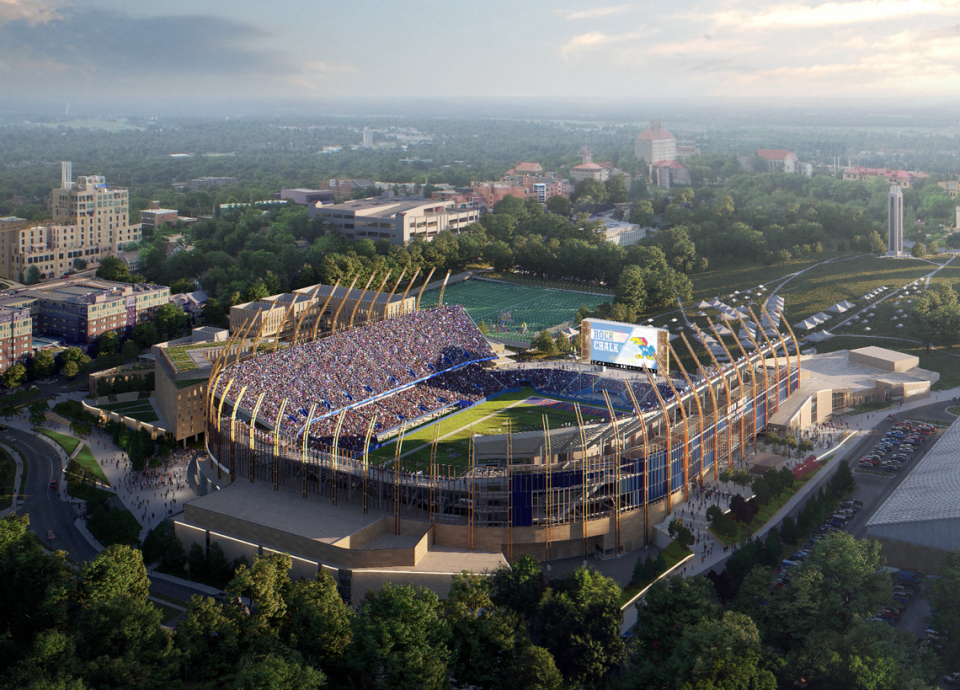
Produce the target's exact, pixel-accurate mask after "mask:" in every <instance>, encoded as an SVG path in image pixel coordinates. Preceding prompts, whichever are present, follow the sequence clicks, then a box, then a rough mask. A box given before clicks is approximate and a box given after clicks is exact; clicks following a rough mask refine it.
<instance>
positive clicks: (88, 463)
mask: <svg viewBox="0 0 960 690" xmlns="http://www.w3.org/2000/svg"><path fill="white" fill-rule="evenodd" d="M74 462H76V463H77V464H78V465H80V467H82V468H83V469H85V470H86V471H87V472H90V473H91V474H92V475H94V476H95V477H96V478H97V479H99V480H100V481H101V482H103V483H104V484H106V485H107V486H110V480H109V479H107V475H105V474H104V473H103V468H101V467H100V463H99V462H97V459H96V458H95V457H94V455H93V453H92V452H91V451H90V449H89V448H88V447H87V446H86V445H84V446H83V448H81V449H80V452H79V453H77V457H76V458H74Z"/></svg>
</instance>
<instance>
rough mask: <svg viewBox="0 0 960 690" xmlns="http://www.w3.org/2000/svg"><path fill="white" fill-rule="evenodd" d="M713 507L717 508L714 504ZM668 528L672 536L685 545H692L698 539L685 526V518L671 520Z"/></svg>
mask: <svg viewBox="0 0 960 690" xmlns="http://www.w3.org/2000/svg"><path fill="white" fill-rule="evenodd" d="M713 507H714V508H716V506H713ZM667 530H668V532H669V533H670V536H671V537H673V538H674V539H676V540H677V541H678V542H680V543H681V544H683V545H684V546H690V545H691V544H693V543H694V542H695V541H696V539H695V538H694V536H693V533H692V532H691V531H690V530H689V529H688V528H687V527H685V526H684V524H683V520H681V519H680V518H675V519H673V520H671V521H670V525H669V527H668V528H667Z"/></svg>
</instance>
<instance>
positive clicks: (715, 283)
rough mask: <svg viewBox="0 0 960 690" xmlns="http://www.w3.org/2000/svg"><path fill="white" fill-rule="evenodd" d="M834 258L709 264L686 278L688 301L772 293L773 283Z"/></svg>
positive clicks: (826, 254)
mask: <svg viewBox="0 0 960 690" xmlns="http://www.w3.org/2000/svg"><path fill="white" fill-rule="evenodd" d="M835 256H839V254H837V253H836V252H824V253H823V254H816V255H814V256H811V257H810V258H807V259H802V260H797V261H789V262H787V263H783V264H774V265H773V266H766V265H764V264H763V263H761V262H758V263H745V262H743V261H740V260H731V261H711V262H710V268H709V270H707V271H704V272H703V273H692V274H690V276H689V278H690V280H691V281H692V282H693V300H692V301H693V302H694V303H696V302H699V301H700V300H709V299H712V298H714V297H718V296H723V295H727V294H730V293H732V292H733V291H734V290H738V291H740V292H743V291H744V290H748V289H751V288H755V287H757V286H758V285H766V286H767V288H768V292H772V291H773V289H774V288H775V287H776V285H774V283H781V282H783V280H785V279H786V278H787V276H789V275H790V274H792V273H796V272H797V271H802V270H803V269H805V268H809V267H810V266H813V265H814V264H817V263H820V262H821V261H826V260H827V259H830V258H832V257H835ZM861 294H862V293H861Z"/></svg>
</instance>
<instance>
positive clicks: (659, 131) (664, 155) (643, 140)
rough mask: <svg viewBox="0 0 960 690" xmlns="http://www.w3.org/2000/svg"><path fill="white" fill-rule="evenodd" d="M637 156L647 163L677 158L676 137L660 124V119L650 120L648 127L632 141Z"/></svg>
mask: <svg viewBox="0 0 960 690" xmlns="http://www.w3.org/2000/svg"><path fill="white" fill-rule="evenodd" d="M633 151H634V153H635V154H636V156H637V158H642V159H644V160H645V161H647V163H648V164H651V163H659V162H661V161H667V162H669V161H675V160H677V138H676V137H675V136H673V134H671V133H670V132H669V131H668V130H666V129H664V128H663V127H662V126H661V125H660V119H659V118H655V119H653V120H650V128H649V129H646V130H644V131H643V132H641V133H640V134H639V135H638V136H637V138H636V139H635V140H634V143H633Z"/></svg>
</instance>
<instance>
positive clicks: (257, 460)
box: [176, 297, 800, 593]
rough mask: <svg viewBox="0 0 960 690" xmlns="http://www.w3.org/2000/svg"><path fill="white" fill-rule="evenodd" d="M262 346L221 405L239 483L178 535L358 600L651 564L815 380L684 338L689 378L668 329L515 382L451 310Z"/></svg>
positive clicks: (214, 449) (588, 346)
mask: <svg viewBox="0 0 960 690" xmlns="http://www.w3.org/2000/svg"><path fill="white" fill-rule="evenodd" d="M418 301H419V300H418ZM248 335H250V333H249V328H248V329H246V330H245V331H244V332H241V331H238V332H237V333H235V334H234V337H233V338H232V339H231V341H230V342H229V343H228V344H227V345H226V346H225V347H224V348H223V349H222V353H221V355H220V357H219V359H218V361H217V362H216V364H215V365H214V367H213V370H212V373H211V375H210V383H209V385H208V387H207V396H206V406H207V415H206V419H207V422H206V423H207V431H206V439H207V445H208V450H209V454H210V458H211V467H212V468H214V471H215V472H217V473H218V474H220V475H221V476H222V477H223V478H225V480H226V481H228V482H229V483H230V485H229V486H228V487H227V488H228V490H226V491H218V492H215V493H214V495H211V496H205V497H203V498H201V499H198V501H196V502H194V503H192V504H188V505H187V506H185V512H184V516H183V518H182V519H181V520H180V521H178V522H177V523H176V527H177V532H178V534H179V535H180V536H181V538H183V539H184V540H185V542H187V543H188V544H189V541H201V540H203V539H205V540H206V543H207V544H209V543H210V540H211V539H220V540H221V541H223V540H224V539H228V541H231V543H232V544H233V545H234V551H233V552H232V553H231V552H230V551H229V550H228V555H234V554H241V553H251V551H250V549H254V551H253V553H256V552H265V551H269V550H271V549H274V550H284V551H287V552H289V553H291V554H293V555H294V556H296V557H299V558H301V559H302V562H303V563H305V564H306V566H305V567H306V568H307V570H310V569H311V568H313V569H315V568H316V567H324V568H332V569H334V570H338V571H339V577H340V582H341V585H342V588H343V590H344V591H346V592H347V593H349V591H350V584H349V582H350V581H351V578H352V579H353V587H354V589H356V588H357V587H360V588H363V587H365V586H368V585H369V586H370V587H372V586H374V585H375V584H376V582H375V581H376V578H375V577H374V578H373V579H370V577H373V576H372V575H371V576H370V577H368V579H366V580H362V581H360V582H358V581H357V578H358V577H359V573H361V572H363V573H368V574H369V573H374V572H376V573H380V575H378V576H377V577H380V578H381V580H383V579H392V578H394V577H396V573H397V572H403V573H405V574H406V575H405V577H411V578H414V581H419V582H422V583H425V584H427V585H428V586H434V585H433V584H431V581H430V580H429V575H431V574H433V575H436V574H439V575H442V576H445V577H446V579H447V581H449V574H450V573H455V572H459V571H460V570H461V569H463V568H470V569H474V570H477V571H480V570H483V569H489V568H492V567H496V565H497V564H498V563H501V562H504V561H507V562H513V561H515V560H516V559H518V558H520V557H521V556H523V555H524V554H531V555H533V556H534V557H536V558H538V559H539V560H541V561H545V562H547V563H549V562H550V561H551V560H553V559H560V558H568V557H577V556H579V557H583V558H586V557H587V556H590V555H596V556H598V557H601V558H609V557H616V556H618V555H621V554H623V553H626V552H629V551H632V550H635V549H638V548H641V547H642V546H644V545H645V544H648V543H651V541H652V540H653V539H655V536H654V530H653V527H652V526H653V525H655V524H657V523H659V522H661V521H662V520H663V518H664V517H665V516H666V515H667V514H668V513H669V512H670V511H671V510H672V509H673V507H674V506H675V505H676V504H678V503H680V502H683V501H685V500H686V498H687V496H688V492H689V490H690V488H691V487H692V486H693V485H694V484H695V483H697V482H699V481H700V480H701V478H703V477H705V476H709V477H711V478H715V477H716V476H717V475H718V474H719V472H720V471H721V470H722V469H724V468H726V467H728V466H730V465H731V464H732V463H733V462H734V461H736V460H740V459H742V458H743V456H744V454H745V451H746V446H747V444H748V443H749V442H750V441H751V440H753V439H754V437H755V433H756V432H757V431H758V430H762V429H763V428H764V426H765V425H766V423H767V421H768V419H769V417H770V416H772V415H773V414H774V413H775V412H776V411H777V410H778V409H779V407H780V404H781V403H782V402H783V401H785V400H786V399H787V398H788V397H789V395H790V394H791V392H792V391H794V390H796V389H797V387H798V383H799V378H800V372H799V360H798V358H797V357H796V355H794V356H791V354H790V353H791V352H792V353H796V352H797V347H796V341H795V340H792V341H791V342H789V343H788V342H787V341H786V340H785V339H784V338H783V337H780V338H779V339H777V340H776V341H773V342H771V341H770V340H769V339H766V340H765V342H763V343H762V344H761V343H757V342H754V343H753V347H752V348H750V352H749V354H748V350H747V348H745V347H744V346H743V345H742V344H741V345H739V346H738V347H739V348H740V349H739V352H738V353H737V354H739V355H740V356H739V357H738V356H736V355H735V354H733V353H731V352H730V351H726V356H725V357H724V356H722V355H721V358H723V359H725V360H726V363H725V364H721V363H720V362H719V361H718V357H717V356H716V355H714V354H713V352H712V351H708V352H707V353H706V355H701V357H702V359H698V358H697V355H696V354H695V350H694V348H693V347H692V346H691V343H690V342H689V341H688V340H687V339H686V337H685V336H680V339H679V342H678V343H677V346H679V345H680V342H682V343H683V346H682V347H683V349H684V350H685V353H689V357H688V361H691V359H692V361H693V362H695V367H694V370H693V371H687V370H685V369H684V367H683V365H682V361H681V358H680V356H679V355H678V352H677V349H676V348H675V346H674V343H672V342H671V341H670V339H669V338H668V334H667V332H666V331H662V330H659V329H652V328H646V329H643V328H641V327H637V326H634V325H631V324H616V323H613V322H599V321H597V322H591V321H588V320H585V321H584V323H583V326H582V333H581V338H582V341H583V347H582V349H581V352H582V356H581V358H580V360H578V361H576V362H563V363H559V362H551V363H543V364H542V365H516V364H513V363H508V364H504V361H503V360H504V358H501V357H498V355H497V353H496V352H495V351H494V349H493V348H492V347H491V344H490V342H489V341H488V340H487V339H486V338H485V337H484V336H483V334H482V333H481V332H480V330H479V328H478V327H477V325H476V324H475V323H474V321H473V320H472V319H471V318H470V316H469V314H468V313H467V312H466V310H464V309H463V308H462V307H461V306H459V305H442V297H441V298H440V299H439V304H438V305H437V306H435V307H430V308H423V309H413V310H411V311H408V312H406V313H402V314H399V315H397V316H394V317H392V318H383V319H382V320H378V321H373V320H371V321H370V322H368V323H366V324H364V325H362V326H359V327H357V328H355V329H353V330H348V331H344V332H336V333H333V334H330V335H327V336H326V337H321V338H318V339H316V340H310V341H309V342H302V341H301V340H300V339H299V338H298V335H297V333H296V331H294V332H293V334H292V336H291V338H290V339H289V341H288V342H285V343H282V344H280V347H279V348H277V347H274V348H270V349H272V350H273V351H270V352H266V353H258V351H259V349H261V348H258V345H257V340H259V339H256V340H254V341H253V345H252V346H249V345H246V344H244V343H249V341H248V340H245V338H246V337H247V336H248ZM700 337H702V338H705V337H706V336H703V334H700ZM673 338H675V339H676V338H677V337H676V336H673ZM617 340H619V341H620V342H622V343H623V346H622V347H620V348H619V349H618V348H615V347H611V346H610V345H609V344H600V343H601V342H606V343H609V342H612V341H617ZM720 342H721V344H722V341H720ZM630 347H634V348H635V350H636V352H637V353H642V354H632V355H630V354H628V353H627V351H628V350H629V348H630ZM723 347H725V346H723ZM611 351H616V352H611ZM631 352H632V351H631ZM778 353H779V356H778ZM621 356H625V357H628V358H632V359H630V362H629V363H628V364H624V363H623V362H622V361H616V360H617V357H620V358H621V359H622V358H623V357H621ZM638 358H639V359H638ZM633 362H637V363H636V364H634V363H633ZM671 367H672V368H671ZM271 495H272V496H275V497H276V498H274V499H272V498H271ZM245 549H246V550H245ZM295 562H296V561H295ZM317 564H319V566H318V565H317ZM431 564H432V565H431ZM422 571H428V572H426V574H424V572H422ZM421 574H423V575H424V577H426V578H427V579H425V580H424V579H416V578H417V577H419V575H421ZM440 589H441V591H442V586H441V587H440Z"/></svg>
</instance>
